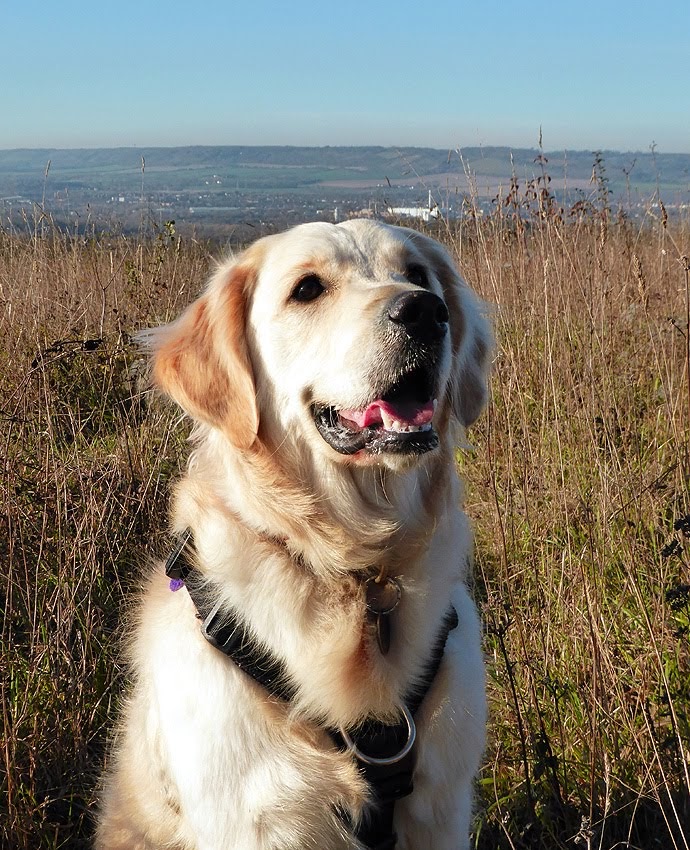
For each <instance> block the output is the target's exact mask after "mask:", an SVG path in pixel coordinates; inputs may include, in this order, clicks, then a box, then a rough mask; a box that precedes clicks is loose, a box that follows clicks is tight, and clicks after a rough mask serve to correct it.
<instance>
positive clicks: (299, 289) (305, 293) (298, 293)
mask: <svg viewBox="0 0 690 850" xmlns="http://www.w3.org/2000/svg"><path fill="white" fill-rule="evenodd" d="M325 291H326V287H325V286H324V285H323V281H322V280H321V278H320V277H319V276H318V275H315V274H309V275H307V276H306V277H303V278H302V280H300V281H299V283H298V284H297V286H296V287H295V288H294V289H293V290H292V295H291V296H290V298H291V299H292V300H293V301H299V302H300V303H302V304H306V303H307V302H308V301H315V300H316V299H317V298H318V297H319V295H321V293H322V292H325Z"/></svg>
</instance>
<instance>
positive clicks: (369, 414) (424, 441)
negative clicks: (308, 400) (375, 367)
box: [311, 368, 439, 455]
mask: <svg viewBox="0 0 690 850" xmlns="http://www.w3.org/2000/svg"><path fill="white" fill-rule="evenodd" d="M434 385H435V381H434V377H433V374H432V373H431V372H430V371H429V370H427V369H424V368H417V369H412V370H410V371H409V372H406V373H405V374H404V375H402V376H401V377H400V378H399V379H398V380H397V381H395V383H393V384H392V385H391V386H390V387H389V388H388V389H387V390H386V391H385V392H384V393H383V394H382V395H381V396H380V397H379V398H375V399H374V400H373V401H371V402H370V403H369V404H367V405H366V406H365V407H362V408H358V409H354V408H346V407H335V406H333V405H326V404H313V405H312V408H311V412H312V416H313V418H314V424H315V425H316V428H317V430H318V432H319V434H321V436H322V437H323V439H324V440H325V441H326V442H327V443H328V445H329V446H330V447H331V448H333V449H335V451H337V452H339V453H340V454H345V455H352V454H355V453H356V452H359V451H362V450H366V451H367V452H369V453H371V454H381V453H383V452H391V453H396V454H423V453H424V452H428V451H431V450H432V449H435V448H436V447H437V446H438V443H439V440H438V435H437V434H436V432H435V431H434V427H433V421H432V420H433V417H434V412H435V411H436V407H437V401H436V399H435V397H434V392H435V386H434Z"/></svg>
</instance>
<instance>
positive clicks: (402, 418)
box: [338, 399, 434, 428]
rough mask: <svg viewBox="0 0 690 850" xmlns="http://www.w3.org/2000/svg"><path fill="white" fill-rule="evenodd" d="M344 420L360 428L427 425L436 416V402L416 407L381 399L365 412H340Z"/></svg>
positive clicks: (373, 402) (407, 403)
mask: <svg viewBox="0 0 690 850" xmlns="http://www.w3.org/2000/svg"><path fill="white" fill-rule="evenodd" d="M338 412H339V413H340V416H341V417H342V418H343V419H348V420H349V421H350V422H354V423H355V425H357V426H358V427H360V428H367V427H368V426H369V425H380V424H383V426H384V428H385V427H386V426H388V425H390V423H391V422H402V423H403V424H404V425H415V426H420V425H426V423H427V422H431V420H432V418H433V415H434V402H433V401H428V402H426V404H423V405H421V406H420V405H415V404H413V403H412V402H403V403H400V404H393V403H391V402H389V401H383V400H381V399H379V400H377V401H372V403H371V404H370V405H369V406H368V407H366V408H364V410H347V409H345V410H340V411H338Z"/></svg>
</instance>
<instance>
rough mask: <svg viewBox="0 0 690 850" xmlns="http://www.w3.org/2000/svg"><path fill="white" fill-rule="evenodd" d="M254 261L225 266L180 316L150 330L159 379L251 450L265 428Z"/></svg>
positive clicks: (184, 404) (192, 411) (201, 417)
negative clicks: (252, 295) (256, 352)
mask: <svg viewBox="0 0 690 850" xmlns="http://www.w3.org/2000/svg"><path fill="white" fill-rule="evenodd" d="M253 278H254V269H253V268H252V267H251V266H250V265H241V264H236V265H233V266H230V267H229V268H228V267H227V266H226V267H223V268H221V269H220V270H219V271H218V272H217V273H216V275H215V276H214V277H213V279H212V280H211V282H210V284H209V287H208V289H207V290H206V292H205V293H204V294H203V295H202V296H201V297H200V298H198V299H197V300H196V301H194V302H193V303H192V304H190V305H189V307H188V308H187V309H186V310H185V312H184V313H183V314H182V315H181V316H180V318H179V319H177V321H175V322H173V323H172V324H170V325H165V326H163V327H162V328H155V329H153V330H152V331H149V332H148V333H146V334H144V342H145V343H148V344H149V346H150V348H151V349H152V353H153V370H152V373H153V382H154V384H155V385H156V386H158V387H159V388H160V389H161V390H163V391H164V392H165V393H167V394H168V395H169V396H170V397H171V398H172V399H173V400H174V401H176V402H177V404H179V405H180V407H181V408H182V409H183V410H184V411H185V413H187V414H189V415H190V416H191V417H192V418H193V419H196V420H198V421H200V422H204V423H205V424H207V425H212V426H214V427H215V428H218V429H220V430H221V431H222V432H223V433H224V434H225V435H226V436H227V438H228V439H229V440H230V442H231V443H233V445H235V446H237V448H240V449H248V448H249V447H250V446H251V445H252V444H253V443H254V440H255V439H256V435H257V433H258V429H259V412H258V407H257V400H256V391H255V386H254V376H253V372H252V366H251V361H250V358H249V352H248V349H247V342H246V336H245V326H246V313H247V296H248V292H249V290H250V287H251V283H252V281H253Z"/></svg>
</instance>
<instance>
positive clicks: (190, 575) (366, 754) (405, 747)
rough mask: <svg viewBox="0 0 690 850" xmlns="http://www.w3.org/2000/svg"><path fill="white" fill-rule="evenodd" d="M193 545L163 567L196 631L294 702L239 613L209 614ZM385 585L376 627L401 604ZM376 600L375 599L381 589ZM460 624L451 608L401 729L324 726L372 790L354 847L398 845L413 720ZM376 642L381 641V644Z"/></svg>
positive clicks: (281, 668)
mask: <svg viewBox="0 0 690 850" xmlns="http://www.w3.org/2000/svg"><path fill="white" fill-rule="evenodd" d="M193 546H194V539H193V534H192V531H191V529H186V531H185V532H184V533H183V534H182V535H181V537H180V538H179V540H178V542H177V544H176V546H175V548H174V549H173V550H172V552H171V553H170V555H169V556H168V559H167V561H166V563H165V574H166V576H167V577H168V579H169V581H170V585H169V586H170V590H171V591H173V592H176V591H178V590H180V589H182V588H183V587H185V588H186V589H187V592H188V593H189V596H190V598H191V600H192V602H193V603H194V606H195V608H196V610H197V617H198V618H199V620H200V621H201V632H202V634H203V635H204V637H205V638H206V640H207V641H208V642H209V643H210V644H211V645H212V646H213V647H215V648H216V649H217V650H218V651H220V652H222V653H223V654H224V655H226V656H227V657H228V658H230V659H231V660H232V661H233V662H234V663H235V665H236V666H237V667H239V668H240V670H242V671H243V672H244V673H245V674H246V675H248V676H250V677H251V678H252V679H253V680H254V681H255V682H257V683H258V684H259V685H261V686H262V687H263V688H264V690H266V691H267V692H268V693H269V694H270V695H271V696H273V697H277V698H278V699H280V700H282V701H283V702H291V701H292V699H294V697H295V695H296V693H297V689H296V687H295V685H294V684H293V683H292V682H291V681H290V677H289V674H288V672H287V669H286V667H285V664H284V663H283V661H282V660H281V659H279V658H278V657H277V656H275V655H274V654H273V653H272V652H271V651H270V650H268V649H266V648H265V647H263V646H261V644H260V643H259V642H258V641H256V640H255V639H254V637H253V636H252V635H251V633H250V631H249V629H248V627H247V625H246V623H245V622H244V621H243V619H242V617H241V616H240V615H239V613H238V612H237V611H234V610H232V609H229V608H227V607H226V606H223V607H221V604H220V603H216V604H215V605H214V606H212V607H210V608H209V605H208V601H207V597H206V595H205V594H204V593H203V592H202V590H201V586H202V581H201V574H200V573H199V571H198V570H197V569H196V568H195V567H194V566H193V564H192V562H191V561H190V555H191V554H192V551H193ZM368 581H373V582H375V581H376V579H374V578H371V579H368ZM384 581H385V582H386V585H384V586H382V588H380V591H381V594H382V595H381V598H378V599H377V600H376V601H374V602H373V603H372V606H373V607H372V608H370V607H369V595H370V594H369V593H368V594H367V603H368V605H367V609H368V612H371V611H372V610H373V612H374V615H375V616H376V617H377V618H378V622H377V626H378V628H379V629H380V628H381V626H380V623H381V618H382V617H384V618H385V619H386V620H387V619H388V615H389V614H390V612H391V611H392V610H393V609H394V608H395V607H396V605H397V601H398V599H399V586H397V583H395V584H396V586H397V587H398V594H397V595H396V593H395V589H394V588H391V587H390V586H389V585H388V584H387V583H388V582H391V581H394V580H392V579H384ZM376 594H379V590H377V591H376ZM372 595H375V594H372ZM457 625H458V615H457V612H456V610H455V608H454V607H453V606H451V607H450V608H449V609H448V612H447V613H446V616H445V617H444V620H443V623H442V626H441V629H440V630H439V633H438V635H437V637H436V641H435V642H434V646H433V650H432V654H431V657H430V659H429V661H428V662H427V665H426V670H425V672H424V675H423V676H422V678H421V680H420V682H419V685H418V686H417V687H415V688H411V689H410V690H409V691H408V694H407V696H406V699H405V700H404V703H403V707H402V715H403V719H402V720H401V721H400V722H399V723H396V724H385V723H381V722H380V721H377V720H366V721H365V722H364V723H362V724H360V725H359V726H358V727H357V729H353V730H346V729H343V728H340V729H333V728H329V727H326V731H327V732H328V734H329V736H330V737H331V740H333V742H334V743H335V744H336V746H337V747H338V748H339V749H341V750H347V751H349V752H350V753H351V754H352V755H353V757H354V758H355V759H356V761H357V764H358V766H359V769H360V771H361V772H362V774H363V775H364V778H365V779H366V781H367V782H368V783H369V784H370V785H371V787H372V790H373V792H374V798H375V799H376V801H377V803H378V808H377V810H376V812H375V813H373V814H372V816H371V817H370V818H369V819H367V820H366V822H364V823H362V824H360V825H358V826H356V827H354V832H355V835H356V836H357V838H358V839H359V841H360V842H361V843H362V844H363V845H364V846H366V847H369V848H372V850H388V848H394V847H395V833H394V832H393V810H394V806H395V802H396V800H399V799H401V798H402V797H406V796H407V795H409V794H411V793H412V790H413V784H412V774H413V772H414V766H415V740H416V727H415V723H414V716H415V714H416V713H417V711H418V709H419V707H420V706H421V704H422V702H423V700H424V697H425V696H426V694H427V693H428V691H429V689H430V688H431V685H432V683H433V681H434V679H435V678H436V674H437V673H438V670H439V667H440V666H441V661H442V660H443V654H444V651H445V647H446V641H447V640H448V635H449V634H450V632H451V631H452V630H453V629H454V628H456V626H457ZM380 643H381V638H380V637H379V645H380ZM351 826H352V825H351Z"/></svg>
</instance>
